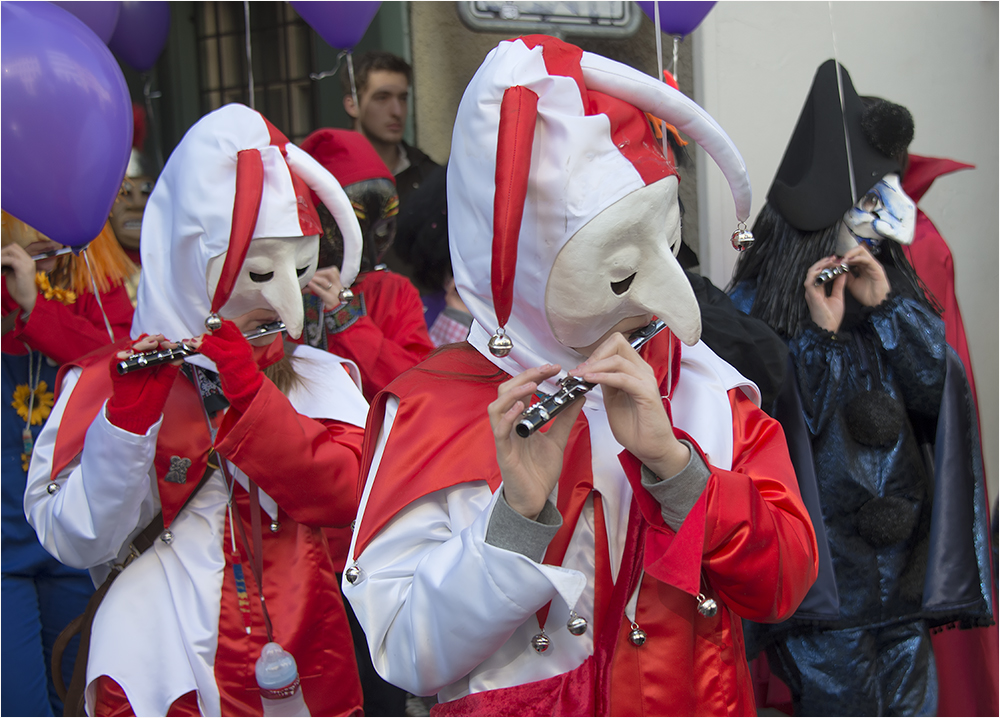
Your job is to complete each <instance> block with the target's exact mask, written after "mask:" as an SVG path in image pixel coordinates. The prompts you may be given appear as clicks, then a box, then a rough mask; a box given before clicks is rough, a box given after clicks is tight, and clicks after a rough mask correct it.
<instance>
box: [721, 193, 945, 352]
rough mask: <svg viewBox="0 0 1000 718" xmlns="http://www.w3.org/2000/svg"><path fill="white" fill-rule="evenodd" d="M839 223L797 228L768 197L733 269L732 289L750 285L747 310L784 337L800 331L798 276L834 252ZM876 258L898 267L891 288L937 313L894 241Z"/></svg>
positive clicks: (803, 311)
mask: <svg viewBox="0 0 1000 718" xmlns="http://www.w3.org/2000/svg"><path fill="white" fill-rule="evenodd" d="M839 225H840V223H839V222H837V223H835V224H833V225H832V226H830V227H827V228H825V229H820V230H817V231H815V232H803V231H801V230H799V229H796V228H795V227H793V226H792V225H791V224H789V223H788V221H787V220H786V219H785V218H784V217H782V216H781V215H780V214H779V213H778V211H777V210H776V209H775V208H774V207H773V206H772V205H771V204H770V202H768V203H767V204H765V205H764V208H763V209H762V210H761V211H760V214H759V215H757V220H756V221H755V222H754V225H753V235H754V243H753V244H752V245H751V246H750V249H748V250H747V251H746V252H744V253H743V254H741V255H740V258H739V260H738V261H737V263H736V267H735V268H734V269H733V279H732V281H731V282H730V284H729V289H730V290H732V289H733V288H734V287H735V286H736V285H737V284H740V283H741V282H748V283H750V284H752V285H753V286H754V287H755V293H754V301H753V307H752V308H751V310H750V316H751V317H755V318H757V319H761V320H763V321H764V322H766V323H767V324H768V325H769V326H770V327H771V328H772V329H773V330H774V331H776V332H777V333H778V334H780V335H781V336H782V337H784V338H785V339H791V338H793V337H795V336H796V335H798V334H799V332H800V331H801V329H802V326H803V323H804V322H805V320H807V319H809V317H810V313H809V305H807V304H806V296H805V289H804V287H803V286H802V282H803V280H804V278H805V276H806V271H808V269H809V267H811V266H812V265H813V264H815V263H816V262H818V261H819V260H820V259H822V258H823V257H829V256H830V255H832V254H834V251H835V249H836V246H837V233H838V231H839ZM878 260H879V261H880V262H881V263H882V265H883V266H885V267H894V268H895V269H896V270H898V274H897V276H898V277H899V278H901V279H902V280H903V284H902V286H899V285H897V284H894V285H893V290H894V291H897V292H899V293H900V294H903V295H904V296H908V297H910V298H912V299H915V300H916V301H918V302H920V303H922V304H923V305H924V306H926V307H929V308H930V309H931V310H932V311H933V312H934V313H935V314H940V313H941V310H940V307H939V306H937V302H936V301H935V300H934V299H933V298H928V297H927V296H926V294H925V292H924V291H922V290H923V288H924V285H923V283H922V282H921V281H920V279H919V278H918V277H917V274H916V272H915V271H914V270H913V267H912V265H911V264H910V263H909V261H907V259H906V255H905V254H904V253H903V250H902V248H901V246H900V245H899V243H898V242H894V241H892V240H889V239H887V240H884V241H883V242H882V251H881V253H880V254H879V256H878Z"/></svg>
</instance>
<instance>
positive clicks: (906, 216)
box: [837, 173, 917, 256]
mask: <svg viewBox="0 0 1000 718" xmlns="http://www.w3.org/2000/svg"><path fill="white" fill-rule="evenodd" d="M916 225H917V205H916V204H915V203H914V201H913V200H912V199H910V198H909V197H908V196H907V195H906V193H905V192H903V188H902V186H901V184H900V181H899V175H898V174H896V173H892V174H887V175H886V176H885V177H883V178H882V179H881V180H879V182H878V184H876V185H875V186H874V187H872V188H871V189H870V190H868V192H867V193H866V194H865V195H864V196H863V197H862V198H861V199H860V200H858V203H857V204H855V205H854V206H853V207H851V208H850V209H849V210H847V212H846V213H845V214H844V218H843V220H842V221H841V223H840V233H839V235H838V237H837V254H838V255H841V256H843V255H844V254H846V253H847V252H849V251H850V250H851V249H852V248H854V247H856V246H857V245H858V244H859V243H861V242H863V243H864V244H866V245H867V246H868V249H870V250H871V252H872V254H878V252H879V249H880V248H881V243H882V240H884V239H891V240H893V241H894V242H899V243H900V244H910V243H911V242H913V233H914V231H915V229H916Z"/></svg>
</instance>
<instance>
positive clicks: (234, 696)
mask: <svg viewBox="0 0 1000 718" xmlns="http://www.w3.org/2000/svg"><path fill="white" fill-rule="evenodd" d="M310 188H312V189H315V190H316V191H317V193H318V194H319V195H320V196H321V197H323V200H324V202H325V203H326V205H327V207H330V208H331V211H332V212H334V214H335V216H336V218H337V221H339V222H341V229H342V231H343V232H344V236H345V238H346V240H345V244H346V246H347V248H346V249H345V253H344V256H345V265H344V267H343V269H342V272H343V274H344V276H345V282H346V284H348V285H349V284H350V281H351V278H352V277H353V276H354V275H355V274H356V272H357V268H358V261H359V258H360V236H361V235H360V229H359V228H358V225H357V222H356V220H355V219H354V213H353V211H352V210H351V205H350V202H349V201H348V199H347V197H346V195H344V193H343V190H341V189H340V186H339V185H338V184H337V182H336V180H334V178H333V177H332V176H331V175H330V174H329V173H328V172H326V170H324V169H323V168H322V167H320V166H319V165H318V164H317V163H316V162H315V161H313V160H312V159H311V158H310V157H309V156H308V155H306V153H304V152H303V151H301V150H300V149H299V148H298V147H296V146H295V145H293V144H292V143H290V142H288V141H287V140H286V139H285V138H284V137H283V136H282V134H281V132H279V131H278V130H277V129H276V128H275V127H274V126H273V125H271V124H270V123H269V122H268V121H267V120H266V119H265V118H264V117H263V116H262V115H260V114H259V113H258V112H256V111H253V110H251V109H249V108H247V107H244V106H242V105H238V104H231V105H226V106H224V107H222V108H221V109H219V110H216V111H214V112H212V113H210V114H208V115H206V116H205V117H203V118H202V119H201V120H199V121H198V122H197V123H196V124H195V125H194V126H193V127H192V128H191V129H190V130H189V131H188V132H187V134H186V135H185V136H184V138H183V139H182V141H181V142H180V144H179V145H178V146H177V148H176V149H175V150H174V152H173V154H172V155H171V157H170V159H169V161H168V162H167V165H166V167H165V168H164V171H163V173H162V174H161V175H160V178H159V180H158V182H157V184H156V188H155V189H154V191H153V193H152V194H151V195H150V198H149V204H148V206H147V208H146V216H145V221H144V225H143V227H144V231H143V236H142V242H141V251H142V253H143V262H142V266H143V274H142V281H141V283H140V285H139V296H138V303H137V306H136V311H135V318H134V320H133V323H132V334H131V338H130V339H129V340H127V341H126V342H124V343H120V344H119V345H118V346H116V347H115V350H113V351H111V352H109V353H105V354H101V355H96V356H94V355H92V356H91V357H90V358H89V359H88V360H86V361H80V362H77V363H76V364H75V365H74V366H73V368H72V369H70V370H69V371H67V372H66V373H65V374H64V375H63V376H62V387H61V393H60V396H59V400H58V402H57V403H56V405H55V407H54V408H53V410H52V416H51V417H50V420H49V423H48V424H47V425H46V428H45V430H44V431H43V432H42V434H41V436H40V437H39V440H38V445H37V448H36V455H35V460H34V461H33V462H32V465H31V470H30V473H29V477H28V487H27V491H26V494H25V499H24V506H25V511H26V513H27V516H28V520H29V521H30V523H31V524H32V526H33V527H34V528H35V531H36V532H37V534H38V538H39V540H40V541H41V543H42V545H43V546H45V548H46V549H48V551H49V552H51V553H52V554H53V555H54V556H56V557H57V558H58V559H59V560H61V561H63V562H64V563H66V564H69V565H71V566H76V567H80V568H89V569H90V572H91V575H92V577H93V578H94V582H95V584H102V590H106V593H104V598H103V601H102V602H101V603H100V604H99V606H98V607H97V609H96V615H94V616H93V622H92V626H91V627H90V629H89V631H90V633H89V636H90V638H89V652H87V653H86V654H85V657H86V661H85V662H84V663H81V662H80V661H79V660H78V662H77V668H76V670H75V672H74V677H73V681H72V683H71V685H70V695H69V697H68V698H67V702H69V703H70V704H71V705H74V708H76V707H77V706H76V701H77V700H83V699H85V701H86V709H87V711H88V713H90V714H100V715H107V714H122V713H123V712H126V711H129V710H131V711H132V712H134V714H136V715H167V714H168V712H169V714H171V715H199V714H200V715H227V716H228V715H261V713H262V711H263V704H262V695H263V697H265V698H268V699H270V698H273V696H271V695H268V694H266V693H262V690H260V687H258V685H257V684H256V682H255V680H254V675H255V663H256V661H257V659H258V657H260V656H261V650H262V648H263V647H264V645H265V643H269V642H275V643H278V644H280V645H281V646H282V647H283V648H284V650H285V651H286V652H288V653H289V654H291V656H292V657H293V658H294V660H295V662H296V664H297V668H298V676H299V679H300V680H299V685H300V688H299V690H300V691H301V695H302V697H303V698H304V701H305V704H306V706H307V707H308V709H309V711H310V712H311V713H312V714H313V715H347V714H351V713H353V712H355V711H357V710H358V709H359V708H360V706H361V690H360V684H359V681H358V673H357V667H356V664H355V659H354V652H353V650H352V644H351V638H350V632H349V628H348V624H347V620H346V616H345V613H344V610H343V606H342V605H341V603H340V601H339V599H338V597H337V583H336V577H335V573H334V569H333V566H332V564H331V561H330V555H329V551H328V548H327V543H326V540H325V539H324V537H323V534H322V531H321V527H323V526H331V525H332V526H346V525H348V524H349V523H350V522H351V519H352V518H353V517H354V513H355V509H356V499H355V493H354V486H355V484H356V480H357V475H358V468H359V459H360V453H361V443H362V435H363V432H362V427H363V423H364V418H365V414H366V411H367V408H368V405H367V403H366V402H365V400H364V397H363V396H362V394H361V391H360V383H359V374H358V372H357V368H356V367H355V366H354V365H353V364H351V363H350V362H347V361H346V360H344V359H342V358H340V357H337V356H335V355H333V354H330V353H328V352H321V351H319V350H315V349H312V348H310V347H303V346H296V347H293V346H292V345H290V344H286V343H285V342H284V340H283V338H282V337H281V335H280V334H271V335H268V336H264V337H261V338H258V339H253V340H250V341H248V340H247V339H245V338H244V337H243V333H244V332H248V331H252V330H254V329H256V328H257V327H259V326H261V325H266V324H271V323H273V322H275V321H277V320H280V321H282V322H284V324H285V326H286V327H287V330H288V334H289V335H291V336H293V337H294V336H297V335H298V334H299V333H300V332H301V330H302V299H301V290H302V288H303V287H304V286H305V285H306V284H307V283H308V282H309V279H310V278H311V277H312V274H313V272H314V271H315V270H316V263H317V256H318V252H319V240H318V236H319V233H320V232H321V231H322V230H321V228H320V224H319V218H318V217H317V215H316V212H315V209H314V207H313V205H312V201H311V199H310V194H309V190H310ZM167 338H169V339H172V340H186V342H185V343H189V344H191V345H192V346H193V347H194V348H195V349H196V350H197V353H194V354H191V355H189V356H187V357H186V358H185V359H184V361H183V362H174V363H166V364H160V365H158V366H155V367H152V368H147V369H145V370H140V371H134V372H129V373H125V374H120V373H119V372H118V371H117V368H116V367H117V363H118V362H119V361H121V360H122V359H124V358H127V357H128V356H129V355H130V354H131V353H135V352H146V351H150V350H153V349H160V348H167V347H171V346H173V345H174V342H172V341H168V339H167ZM178 364H182V365H181V366H179V365H178ZM109 577H112V582H110V583H104V582H106V580H107V579H108V578H109ZM101 592H102V591H99V592H98V593H99V594H100V593H101ZM81 653H83V652H81Z"/></svg>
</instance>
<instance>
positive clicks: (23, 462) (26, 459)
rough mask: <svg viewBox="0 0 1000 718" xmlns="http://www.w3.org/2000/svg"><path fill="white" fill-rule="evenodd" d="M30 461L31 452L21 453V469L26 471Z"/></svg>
mask: <svg viewBox="0 0 1000 718" xmlns="http://www.w3.org/2000/svg"><path fill="white" fill-rule="evenodd" d="M30 463H31V454H24V453H22V454H21V469H22V470H23V471H24V472H25V473H28V465H29V464H30Z"/></svg>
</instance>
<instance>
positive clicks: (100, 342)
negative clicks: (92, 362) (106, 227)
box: [4, 286, 132, 364]
mask: <svg viewBox="0 0 1000 718" xmlns="http://www.w3.org/2000/svg"><path fill="white" fill-rule="evenodd" d="M101 303H102V304H103V306H104V311H105V313H107V315H108V322H109V323H110V324H111V329H112V330H113V331H114V333H115V339H117V340H120V339H123V338H127V337H128V336H129V330H130V329H131V326H132V302H131V301H130V300H129V298H128V292H127V291H126V289H125V287H124V286H118V287H115V288H114V289H112V290H111V291H109V292H107V293H105V294H102V295H101ZM10 337H11V338H13V339H17V340H20V341H23V342H24V343H26V344H27V345H28V346H30V347H31V348H32V349H34V350H35V351H39V352H41V353H42V354H44V355H45V356H47V357H50V358H51V359H53V360H55V361H56V362H58V363H60V364H65V363H67V362H71V361H74V360H76V359H79V358H80V357H82V356H83V355H85V354H89V353H90V352H92V351H94V350H95V349H98V348H100V347H103V346H105V345H107V344H110V343H111V337H109V336H108V330H107V329H106V328H105V326H104V316H103V315H102V314H101V308H100V306H98V304H97V300H96V299H95V298H94V295H93V294H90V293H82V294H80V295H78V296H77V299H76V302H74V303H73V304H63V303H62V302H59V301H57V300H55V299H46V298H45V297H43V296H42V295H41V294H39V295H38V298H37V300H36V301H35V308H34V309H32V310H31V314H30V315H28V321H27V322H25V321H24V320H22V319H21V315H20V312H18V315H17V319H16V321H15V323H14V328H13V330H11V332H10ZM7 339H8V337H4V344H5V347H4V351H7V347H6V344H7ZM22 351H23V349H22Z"/></svg>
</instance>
